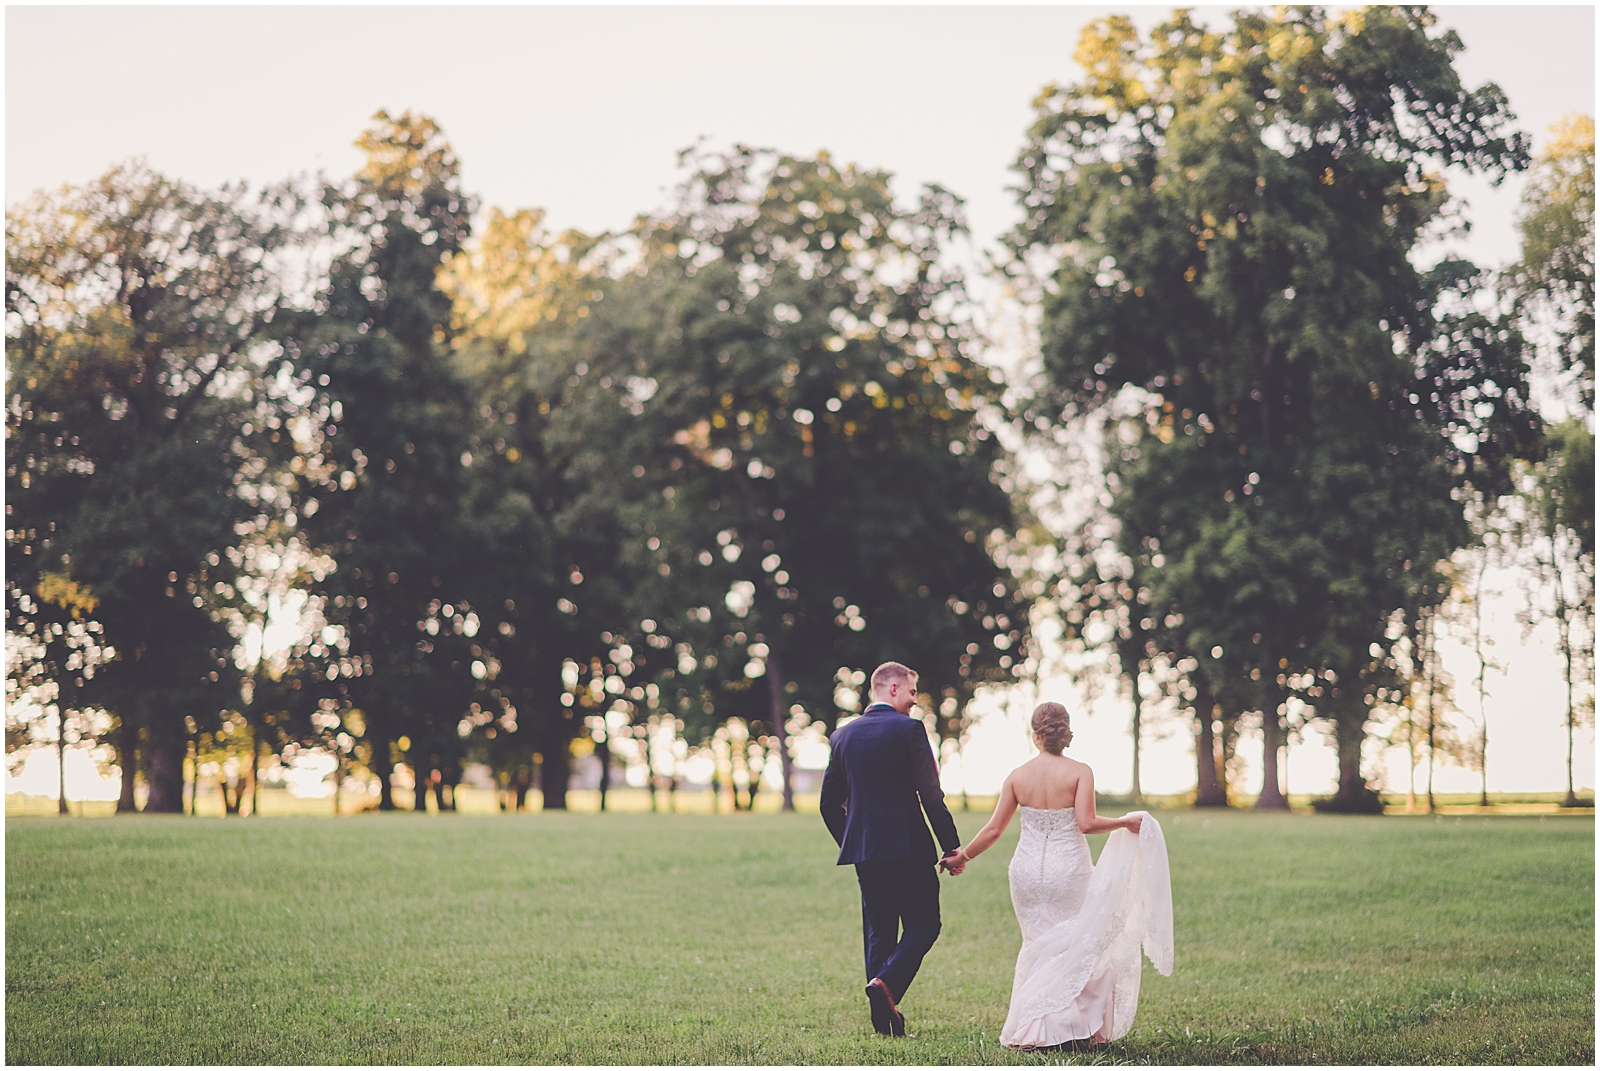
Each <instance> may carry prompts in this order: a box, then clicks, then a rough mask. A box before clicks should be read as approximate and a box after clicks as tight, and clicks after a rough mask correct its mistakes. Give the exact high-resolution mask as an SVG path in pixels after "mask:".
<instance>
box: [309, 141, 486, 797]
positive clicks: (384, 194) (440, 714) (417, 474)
mask: <svg viewBox="0 0 1600 1071" xmlns="http://www.w3.org/2000/svg"><path fill="white" fill-rule="evenodd" d="M356 144H357V146H358V147H359V148H360V149H361V150H362V152H363V153H364V154H365V155H366V163H365V164H364V165H363V167H362V168H361V170H360V171H359V172H358V173H357V174H356V176H355V177H354V179H352V180H351V181H350V182H348V183H345V184H343V185H330V186H328V187H326V188H325V190H324V193H323V202H322V203H323V207H324V209H325V211H326V212H327V216H328V226H329V229H330V236H331V241H332V243H333V252H334V256H333V260H332V264H331V267H330V268H329V271H328V274H327V277H326V280H325V281H324V282H323V283H322V285H321V287H320V289H319V292H318V294H317V296H316V300H315V303H314V305H313V307H312V309H311V310H309V311H308V312H306V313H305V314H303V315H301V316H299V317H297V318H296V320H295V323H294V325H293V331H292V334H291V336H290V345H291V349H292V356H293V360H294V369H295V374H296V378H297V382H298V383H299V384H301V385H303V386H304V387H305V389H306V392H307V394H309V395H311V397H309V398H308V399H307V403H306V410H305V411H306V415H307V419H306V420H305V421H304V422H303V424H302V426H303V427H304V428H305V430H306V438H305V440H304V441H303V443H302V446H301V457H300V459H299V464H298V468H297V473H296V474H297V476H298V479H297V480H296V482H295V486H294V488H293V501H294V504H295V507H296V510H297V513H298V516H299V533H300V538H301V539H302V540H303V541H304V543H305V545H306V546H307V547H308V548H309V550H311V551H312V552H314V553H317V554H321V555H325V556H326V557H327V558H328V559H329V565H328V567H327V568H326V569H325V570H319V571H318V572H316V573H313V574H312V577H311V582H310V583H309V584H308V585H307V590H308V591H309V594H310V597H311V599H312V601H313V606H314V607H315V609H316V610H317V611H318V612H319V613H320V615H321V617H322V619H323V621H324V622H325V623H326V624H325V627H323V628H321V629H318V630H317V631H315V632H313V633H312V634H311V635H310V636H308V637H307V639H306V640H305V641H304V642H302V643H301V644H299V645H297V647H296V649H295V650H294V651H293V652H292V654H291V659H290V666H289V671H288V676H289V689H290V691H291V692H294V693H296V695H295V699H294V705H295V709H296V711H297V712H298V716H299V717H301V718H303V719H304V718H309V716H310V714H311V712H313V711H319V710H320V711H321V712H322V713H323V714H325V715H327V714H333V715H335V716H339V717H344V716H345V715H346V714H348V713H354V712H358V713H359V716H358V717H357V718H356V720H355V721H353V722H350V724H349V728H350V729H351V730H352V735H355V732H356V731H357V726H359V735H360V736H361V738H362V739H363V740H364V742H365V744H366V746H367V748H368V749H369V750H370V757H369V760H368V761H369V762H370V765H371V768H372V770H373V772H374V773H375V774H376V776H377V778H378V781H379V785H380V788H381V796H380V799H379V807H380V808H382V809H385V810H388V809H393V807H394V806H395V804H394V799H393V793H392V789H391V785H390V777H391V774H392V771H393V768H394V762H395V759H396V757H401V756H403V758H404V760H405V761H406V762H407V764H408V765H409V766H410V767H411V771H412V774H413V777H414V778H415V785H416V793H415V796H414V799H413V806H414V807H415V809H416V810H418V811H422V810H425V809H426V796H427V791H428V789H429V788H430V787H432V784H433V776H432V775H433V774H434V773H435V772H436V771H443V772H442V773H441V777H440V783H441V784H442V783H443V781H444V777H443V773H451V774H453V775H454V774H456V771H457V770H458V769H459V755H460V751H461V748H462V743H461V736H460V734H459V732H458V729H457V725H458V721H459V718H460V715H461V713H462V712H464V711H466V710H467V708H468V704H469V702H470V693H471V690H472V680H473V678H472V676H471V671H470V666H471V663H472V662H473V661H474V660H475V659H474V656H473V653H472V648H473V647H474V645H475V637H476V635H477V632H478V628H479V626H480V624H481V619H480V618H479V617H478V616H477V614H476V612H475V610H474V609H473V607H472V605H471V603H470V599H469V598H468V585H467V583H466V581H465V578H464V576H463V573H464V570H465V569H466V566H465V564H464V563H465V562H467V561H470V560H471V559H472V558H473V556H474V554H475V553H476V548H475V547H473V546H472V545H471V543H470V540H471V538H472V531H473V530H472V527H471V526H470V525H469V524H466V523H464V520H463V518H464V512H465V503H466V500H467V496H466V493H465V489H464V484H465V479H466V476H467V474H468V471H469V470H470V467H471V465H472V464H473V462H474V460H475V458H474V457H473V455H472V453H471V452H470V450H469V449H468V444H469V438H468V437H469V434H470V431H471V421H472V410H471V407H470V401H469V395H468V391H467V388H466V385H465V384H464V383H463V381H462V380H461V378H460V377H459V376H458V375H456V373H455V371H454V369H453V366H452V364H451V362H450V360H449V349H448V341H449V334H450V329H451V302H450V298H449V296H448V295H446V294H445V293H444V292H443V291H442V290H441V289H440V288H439V286H438V282H437V275H438V272H439V269H440V265H441V263H442V262H444V261H447V260H448V259H449V258H451V257H452V256H454V255H455V254H456V253H457V252H458V251H459V250H460V249H461V248H462V245H463V243H464V242H465V240H466V238H467V235H468V228H469V222H470V217H471V214H472V211H473V201H472V199H471V198H470V197H468V196H467V195H466V194H465V193H464V192H463V191H462V189H461V182H460V174H459V165H458V163H457V161H456V158H455V154H454V152H453V151H452V150H451V148H450V145H449V143H448V142H447V141H446V140H445V138H444V134H443V132H442V131H441V130H440V129H439V127H438V125H437V124H436V123H434V122H433V121H432V120H431V119H428V118H426V117H423V116H417V115H413V114H411V113H409V112H406V113H403V114H401V115H399V116H394V117H391V116H390V115H388V114H387V113H386V112H382V111H380V112H378V113H377V115H376V116H375V117H374V120H373V125H372V127H371V128H369V129H368V131H367V132H366V133H365V134H363V135H362V137H361V139H360V140H359V141H358V142H357V143H356ZM324 701H327V702H324ZM441 799H442V790H441Z"/></svg>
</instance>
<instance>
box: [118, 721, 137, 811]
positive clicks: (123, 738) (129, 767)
mask: <svg viewBox="0 0 1600 1071" xmlns="http://www.w3.org/2000/svg"><path fill="white" fill-rule="evenodd" d="M118 721H119V724H118V726H117V765H119V766H121V767H122V790H121V792H120V793H119V794H118V795H117V813H118V814H133V813H134V812H135V811H137V810H138V809H139V808H138V806H137V805H136V804H135V802H134V798H133V779H134V773H135V771H136V770H137V769H138V767H139V729H138V726H137V725H135V724H134V719H133V718H132V717H131V716H129V715H127V714H123V715H122V716H121V717H120V718H119V719H118Z"/></svg>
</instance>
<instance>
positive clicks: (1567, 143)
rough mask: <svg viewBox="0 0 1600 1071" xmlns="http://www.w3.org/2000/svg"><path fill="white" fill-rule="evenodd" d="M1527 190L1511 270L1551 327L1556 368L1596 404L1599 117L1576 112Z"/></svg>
mask: <svg viewBox="0 0 1600 1071" xmlns="http://www.w3.org/2000/svg"><path fill="white" fill-rule="evenodd" d="M1550 135H1551V137H1550V141H1549V143H1548V144H1547V145H1546V146H1545V148H1544V151H1543V152H1541V153H1540V154H1539V158H1538V160H1537V161H1536V163H1535V165H1534V170H1533V174H1532V175H1531V176H1530V178H1529V181H1528V185H1527V186H1526V188H1525V189H1524V190H1523V194H1522V214H1521V218H1520V219H1518V221H1517V224H1518V229H1519V230H1520V231H1521V232H1522V258H1521V259H1520V260H1519V261H1518V262H1517V263H1516V264H1514V265H1512V266H1511V268H1510V269H1509V270H1508V272H1507V280H1506V281H1507V283H1508V284H1509V286H1508V288H1509V290H1510V292H1511V294H1512V296H1513V297H1514V298H1515V300H1516V302H1517V305H1518V308H1519V311H1520V312H1521V313H1522V314H1523V316H1524V317H1525V318H1526V319H1527V320H1529V321H1530V322H1531V324H1532V325H1535V326H1537V327H1538V328H1541V329H1542V330H1543V331H1544V332H1546V333H1548V335H1549V338H1550V346H1549V348H1550V350H1551V356H1552V357H1553V358H1554V360H1553V363H1554V364H1555V366H1556V368H1557V369H1558V370H1559V371H1560V372H1563V373H1566V374H1568V375H1569V376H1571V377H1572V379H1573V381H1574V386H1575V387H1576V393H1577V395H1578V398H1579V400H1580V402H1581V404H1582V407H1583V409H1585V410H1590V411H1592V410H1593V409H1594V119H1593V118H1592V117H1590V116H1587V115H1569V116H1567V117H1566V118H1564V119H1563V120H1562V121H1561V122H1559V123H1557V124H1556V125H1555V126H1553V127H1551V128H1550Z"/></svg>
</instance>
